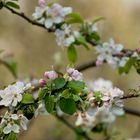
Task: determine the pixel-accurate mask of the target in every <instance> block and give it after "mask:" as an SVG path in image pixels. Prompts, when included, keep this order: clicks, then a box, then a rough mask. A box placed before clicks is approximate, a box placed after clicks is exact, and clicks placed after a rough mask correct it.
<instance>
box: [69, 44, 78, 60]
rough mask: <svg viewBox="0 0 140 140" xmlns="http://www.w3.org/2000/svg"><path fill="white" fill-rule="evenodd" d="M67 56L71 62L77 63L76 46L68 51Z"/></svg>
mask: <svg viewBox="0 0 140 140" xmlns="http://www.w3.org/2000/svg"><path fill="white" fill-rule="evenodd" d="M67 54H68V58H69V61H70V62H72V63H75V62H76V60H77V51H76V49H75V47H74V46H70V47H69V48H68V49H67Z"/></svg>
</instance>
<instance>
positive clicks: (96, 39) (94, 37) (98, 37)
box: [89, 32, 100, 43]
mask: <svg viewBox="0 0 140 140" xmlns="http://www.w3.org/2000/svg"><path fill="white" fill-rule="evenodd" d="M89 36H90V38H91V39H94V40H95V41H96V42H97V43H98V42H99V41H100V36H99V34H98V33H97V32H93V33H92V34H90V35H89Z"/></svg>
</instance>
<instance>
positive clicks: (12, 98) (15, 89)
mask: <svg viewBox="0 0 140 140" xmlns="http://www.w3.org/2000/svg"><path fill="white" fill-rule="evenodd" d="M30 87H31V84H24V83H22V82H16V83H15V84H13V85H9V86H8V87H6V88H5V89H4V90H0V97H1V100H0V105H4V106H13V107H15V106H16V105H17V103H18V102H20V101H21V100H22V94H23V93H24V92H25V91H26V90H28V89H29V88H30Z"/></svg>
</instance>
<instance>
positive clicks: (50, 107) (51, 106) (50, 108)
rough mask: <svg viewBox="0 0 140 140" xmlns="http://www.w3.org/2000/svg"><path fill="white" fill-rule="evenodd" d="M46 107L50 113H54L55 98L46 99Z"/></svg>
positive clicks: (48, 97)
mask: <svg viewBox="0 0 140 140" xmlns="http://www.w3.org/2000/svg"><path fill="white" fill-rule="evenodd" d="M45 107H46V110H47V111H48V112H49V113H52V112H53V109H54V96H47V97H46V98H45Z"/></svg>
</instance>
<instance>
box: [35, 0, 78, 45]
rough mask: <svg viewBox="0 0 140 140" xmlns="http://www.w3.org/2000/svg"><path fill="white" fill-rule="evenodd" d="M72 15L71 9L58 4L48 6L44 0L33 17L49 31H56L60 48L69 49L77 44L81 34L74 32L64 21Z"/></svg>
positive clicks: (40, 2) (40, 1) (41, 0)
mask: <svg viewBox="0 0 140 140" xmlns="http://www.w3.org/2000/svg"><path fill="white" fill-rule="evenodd" d="M71 13H72V8H71V7H62V6H61V5H60V4H57V3H54V4H52V5H51V6H48V5H46V3H45V1H44V0H39V6H38V7H36V10H35V13H34V14H33V17H34V19H35V20H36V21H37V22H40V23H42V24H43V25H44V26H45V27H46V28H47V29H51V30H54V34H55V36H56V41H57V43H58V45H59V46H61V47H69V46H71V45H72V43H74V42H75V40H76V37H78V36H79V32H78V31H72V29H71V26H70V25H68V24H66V23H65V21H64V20H65V18H66V16H67V15H69V14H71Z"/></svg>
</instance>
